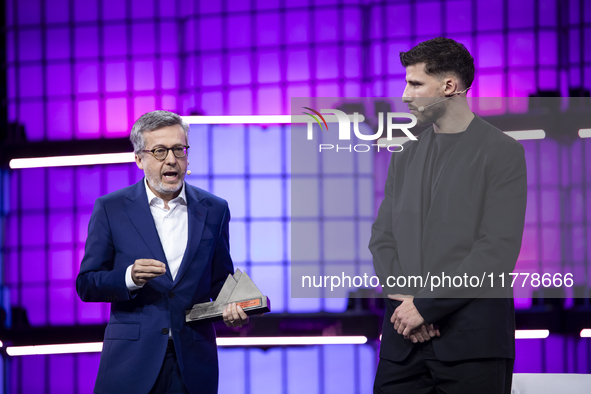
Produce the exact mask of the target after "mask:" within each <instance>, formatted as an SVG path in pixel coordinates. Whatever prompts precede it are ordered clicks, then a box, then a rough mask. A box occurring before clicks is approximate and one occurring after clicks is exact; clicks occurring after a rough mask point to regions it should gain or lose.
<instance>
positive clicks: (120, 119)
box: [105, 98, 129, 138]
mask: <svg viewBox="0 0 591 394" xmlns="http://www.w3.org/2000/svg"><path fill="white" fill-rule="evenodd" d="M105 111H106V118H107V121H106V125H107V134H108V135H109V136H110V137H113V138H116V137H121V138H122V137H127V136H129V124H128V118H127V98H112V99H106V100H105Z"/></svg>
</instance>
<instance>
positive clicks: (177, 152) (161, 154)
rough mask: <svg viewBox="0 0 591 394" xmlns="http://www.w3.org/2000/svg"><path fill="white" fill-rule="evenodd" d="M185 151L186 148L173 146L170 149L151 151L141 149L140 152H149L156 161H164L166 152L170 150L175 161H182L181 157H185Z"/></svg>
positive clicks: (161, 148)
mask: <svg viewBox="0 0 591 394" xmlns="http://www.w3.org/2000/svg"><path fill="white" fill-rule="evenodd" d="M187 149H189V147H188V146H185V145H180V146H173V147H172V148H163V147H160V148H154V149H152V150H146V149H143V150H142V152H149V153H151V154H152V156H154V158H155V159H156V160H159V161H164V159H166V157H167V156H168V151H169V150H171V151H172V154H173V155H174V157H176V158H177V159H182V158H183V157H185V156H187Z"/></svg>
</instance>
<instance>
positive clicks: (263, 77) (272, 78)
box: [257, 52, 281, 115]
mask: <svg viewBox="0 0 591 394" xmlns="http://www.w3.org/2000/svg"><path fill="white" fill-rule="evenodd" d="M257 75H258V76H257V80H258V81H259V82H260V83H265V82H279V80H280V79H281V70H280V66H279V53H277V52H259V53H258V74H257ZM261 112H262V114H263V115H264V114H267V111H261Z"/></svg>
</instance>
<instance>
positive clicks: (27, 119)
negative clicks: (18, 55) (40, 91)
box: [18, 74, 45, 141]
mask: <svg viewBox="0 0 591 394" xmlns="http://www.w3.org/2000/svg"><path fill="white" fill-rule="evenodd" d="M36 76H37V75H35V77H36ZM21 78H23V76H22V74H21ZM32 81H33V82H34V81H35V79H33V80H32ZM18 120H19V123H21V124H23V125H24V126H25V131H26V134H27V140H28V141H40V140H42V139H44V138H45V133H44V131H45V124H44V122H45V111H44V109H43V103H41V102H37V101H34V102H22V103H21V104H20V106H19V114H18Z"/></svg>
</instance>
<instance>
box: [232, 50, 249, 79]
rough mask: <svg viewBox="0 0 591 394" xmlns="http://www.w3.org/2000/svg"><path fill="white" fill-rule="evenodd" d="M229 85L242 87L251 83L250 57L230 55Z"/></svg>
mask: <svg viewBox="0 0 591 394" xmlns="http://www.w3.org/2000/svg"><path fill="white" fill-rule="evenodd" d="M229 61H230V70H232V72H231V73H230V78H229V83H230V84H231V85H244V84H248V83H250V81H251V77H250V76H251V68H250V55H247V54H245V55H230V57H229Z"/></svg>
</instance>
